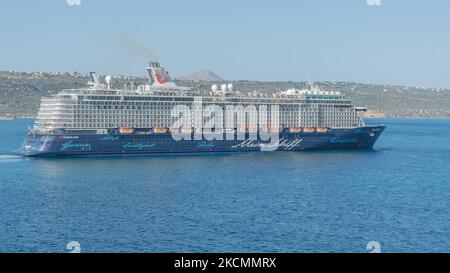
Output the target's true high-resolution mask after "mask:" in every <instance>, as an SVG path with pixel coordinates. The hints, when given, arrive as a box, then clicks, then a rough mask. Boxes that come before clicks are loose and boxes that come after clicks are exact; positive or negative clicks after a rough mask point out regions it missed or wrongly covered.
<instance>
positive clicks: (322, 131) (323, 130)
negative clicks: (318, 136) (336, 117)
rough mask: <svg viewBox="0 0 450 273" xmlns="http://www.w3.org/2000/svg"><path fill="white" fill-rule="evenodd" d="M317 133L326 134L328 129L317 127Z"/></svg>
mask: <svg viewBox="0 0 450 273" xmlns="http://www.w3.org/2000/svg"><path fill="white" fill-rule="evenodd" d="M317 132H318V133H326V132H328V128H326V127H319V128H317Z"/></svg>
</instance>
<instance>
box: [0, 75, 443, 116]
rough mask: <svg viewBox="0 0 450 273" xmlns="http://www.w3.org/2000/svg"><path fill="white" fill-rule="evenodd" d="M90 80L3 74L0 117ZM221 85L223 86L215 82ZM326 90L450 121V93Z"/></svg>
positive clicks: (123, 79)
mask: <svg viewBox="0 0 450 273" xmlns="http://www.w3.org/2000/svg"><path fill="white" fill-rule="evenodd" d="M88 80H89V77H88V76H87V75H82V74H79V73H42V72H37V73H36V72H35V73H24V72H0V117H33V116H35V115H36V113H37V111H38V108H39V104H40V99H41V97H43V96H47V95H50V94H53V93H56V92H58V91H60V90H61V89H67V88H81V87H85V86H86V83H87V81H88ZM130 82H132V83H133V84H134V86H137V85H139V84H143V83H145V82H146V79H145V78H139V77H129V76H115V77H113V80H112V87H113V88H121V87H123V86H124V84H126V83H128V86H130ZM177 83H178V84H179V85H183V86H191V87H194V88H200V89H207V90H209V89H210V88H211V84H212V82H211V81H186V80H185V81H179V80H178V81H177ZM214 83H217V84H221V83H223V82H214ZM232 83H233V85H234V89H235V90H237V91H240V92H253V91H260V92H273V91H282V90H286V89H289V88H304V87H305V84H306V83H305V82H257V81H233V82H232ZM315 84H316V85H318V86H319V87H320V88H321V89H323V90H328V91H340V92H344V93H345V94H346V95H347V96H348V97H350V98H351V100H352V101H353V103H354V104H355V105H357V106H366V107H368V108H369V110H370V113H371V115H373V116H385V117H450V90H447V89H437V88H422V87H407V86H393V85H375V84H360V83H348V82H316V83H315Z"/></svg>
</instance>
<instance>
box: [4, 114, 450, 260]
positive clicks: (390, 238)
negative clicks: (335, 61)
mask: <svg viewBox="0 0 450 273" xmlns="http://www.w3.org/2000/svg"><path fill="white" fill-rule="evenodd" d="M32 122H33V121H32V120H12V121H0V132H1V134H0V208H1V209H0V252H69V250H67V249H66V246H67V243H68V242H69V241H77V242H78V243H79V244H80V246H81V251H82V252H110V251H111V252H210V251H211V252H368V251H369V250H367V248H366V247H367V243H368V242H369V241H376V242H378V243H379V245H380V247H381V252H450V216H449V209H450V164H449V163H450V120H423V119H420V120H418V119H385V120H371V121H370V122H374V123H385V124H386V125H387V129H386V131H385V132H384V133H383V135H382V136H381V137H380V139H379V140H378V142H377V144H376V146H375V149H374V151H364V152H355V151H353V152H351V151H347V152H278V153H248V154H228V155H223V154H221V155H189V156H188V155H166V156H147V157H145V156H138V157H122V156H119V157H78V158H22V157H18V156H13V155H11V151H12V150H14V149H16V148H18V147H19V146H20V144H21V142H22V140H23V138H24V136H25V130H26V128H27V126H28V125H31V124H32Z"/></svg>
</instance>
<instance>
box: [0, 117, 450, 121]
mask: <svg viewBox="0 0 450 273" xmlns="http://www.w3.org/2000/svg"><path fill="white" fill-rule="evenodd" d="M35 118H36V117H35V116H23V117H21V116H17V117H2V116H0V121H10V120H18V119H35ZM364 118H365V119H366V120H375V119H420V120H425V119H450V117H386V116H383V117H374V116H371V117H364Z"/></svg>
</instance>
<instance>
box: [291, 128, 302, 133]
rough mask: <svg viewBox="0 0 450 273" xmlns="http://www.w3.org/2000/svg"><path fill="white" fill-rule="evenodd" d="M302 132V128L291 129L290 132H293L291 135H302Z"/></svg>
mask: <svg viewBox="0 0 450 273" xmlns="http://www.w3.org/2000/svg"><path fill="white" fill-rule="evenodd" d="M301 131H302V128H300V127H291V128H289V132H291V133H300V132H301Z"/></svg>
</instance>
